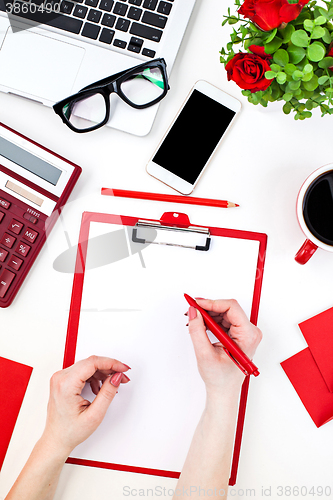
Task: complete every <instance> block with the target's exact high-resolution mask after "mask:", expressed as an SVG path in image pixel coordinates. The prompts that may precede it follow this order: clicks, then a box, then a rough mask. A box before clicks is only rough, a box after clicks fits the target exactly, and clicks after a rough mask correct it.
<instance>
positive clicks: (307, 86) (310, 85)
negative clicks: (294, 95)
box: [303, 75, 318, 90]
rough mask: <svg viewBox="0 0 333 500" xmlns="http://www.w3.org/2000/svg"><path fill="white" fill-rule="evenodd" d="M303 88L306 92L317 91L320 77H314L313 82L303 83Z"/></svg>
mask: <svg viewBox="0 0 333 500" xmlns="http://www.w3.org/2000/svg"><path fill="white" fill-rule="evenodd" d="M303 86H304V88H305V89H306V90H315V89H316V88H317V87H318V76H317V75H313V77H312V78H311V80H309V81H308V82H303Z"/></svg>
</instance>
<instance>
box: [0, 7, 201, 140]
mask: <svg viewBox="0 0 333 500" xmlns="http://www.w3.org/2000/svg"><path fill="white" fill-rule="evenodd" d="M195 1H196V0H75V1H74V0H0V68H1V71H0V91H2V92H6V93H10V94H15V95H19V96H21V97H25V98H28V99H32V100H33V101H37V102H39V103H42V104H44V105H45V106H52V105H53V104H54V103H55V102H57V101H59V100H61V99H64V98H65V97H67V96H69V95H71V94H74V93H76V92H78V91H79V90H80V89H81V88H83V87H85V86H87V85H89V84H91V83H93V82H94V81H97V80H100V79H101V78H105V77H108V76H110V75H112V74H115V73H118V72H119V71H123V70H124V69H127V68H130V67H133V66H136V65H138V64H140V63H142V62H145V61H149V60H151V59H154V58H157V57H163V58H164V59H165V61H166V63H167V72H168V75H170V71H171V69H172V66H173V64H174V61H175V58H176V55H177V52H178V49H179V46H180V44H181V41H182V38H183V35H184V32H185V29H186V26H187V24H188V21H189V18H190V16H191V12H192V10H193V7H194V4H195ZM110 97H111V116H110V120H109V122H108V124H107V125H108V126H110V127H113V128H116V129H119V130H122V131H125V132H129V133H131V134H135V135H139V136H144V135H146V134H148V132H149V131H150V129H151V127H152V124H153V121H154V118H155V115H156V112H157V109H158V104H156V105H154V106H152V107H150V108H147V109H142V110H137V109H134V108H131V107H130V106H128V105H127V104H126V103H124V102H123V101H122V100H121V99H120V98H119V97H118V96H117V95H115V94H111V96H110ZM54 119H55V120H58V119H59V117H57V116H56V115H54Z"/></svg>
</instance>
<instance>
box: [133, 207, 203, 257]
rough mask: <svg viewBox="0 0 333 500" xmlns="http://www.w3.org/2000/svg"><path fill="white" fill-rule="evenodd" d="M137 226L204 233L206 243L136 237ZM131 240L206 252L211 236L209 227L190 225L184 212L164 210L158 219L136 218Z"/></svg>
mask: <svg viewBox="0 0 333 500" xmlns="http://www.w3.org/2000/svg"><path fill="white" fill-rule="evenodd" d="M139 227H149V228H154V229H163V230H166V231H179V232H187V233H198V234H201V235H206V236H207V238H206V243H205V245H182V244H180V243H171V242H170V243H168V242H160V241H149V240H146V239H144V238H139V237H138V229H139ZM132 241H133V242H134V243H142V244H147V243H152V244H155V245H169V246H176V247H182V248H191V249H193V250H201V251H203V252H207V251H208V250H209V247H210V242H211V237H210V232H209V229H207V228H203V227H197V226H191V223H190V220H189V218H188V216H187V215H186V214H182V213H178V212H165V213H164V214H163V215H162V217H161V219H160V221H148V220H140V219H139V220H138V222H137V223H136V224H135V227H134V228H133V231H132Z"/></svg>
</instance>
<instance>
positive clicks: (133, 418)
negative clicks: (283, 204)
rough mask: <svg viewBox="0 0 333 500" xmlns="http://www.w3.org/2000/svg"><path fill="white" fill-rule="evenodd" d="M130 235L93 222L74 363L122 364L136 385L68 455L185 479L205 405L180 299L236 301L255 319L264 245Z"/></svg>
mask: <svg viewBox="0 0 333 500" xmlns="http://www.w3.org/2000/svg"><path fill="white" fill-rule="evenodd" d="M109 233H112V234H111V235H110V234H109ZM130 234H131V233H130V232H128V230H127V229H125V228H124V227H123V226H120V225H116V224H105V223H98V222H92V223H91V224H90V234H89V243H88V252H87V261H86V264H87V266H86V269H87V270H86V273H85V279H84V286H83V297H82V306H81V317H80V323H79V333H78V341H77V349H76V361H77V360H80V359H83V358H85V357H88V356H90V355H91V354H97V355H102V356H110V357H112V358H116V359H119V360H121V361H123V362H124V363H126V364H128V365H129V366H131V368H132V369H131V370H130V371H129V372H128V375H129V377H130V378H131V382H129V383H128V384H126V385H124V384H122V385H121V387H120V388H119V393H118V394H117V395H116V397H115V399H114V401H113V402H112V405H111V407H110V408H109V410H108V413H107V415H106V418H105V419H104V421H103V423H102V424H101V426H100V427H99V428H98V429H97V431H96V432H95V433H94V434H93V435H92V436H91V437H90V438H89V439H88V440H87V441H86V442H84V443H83V444H81V445H80V446H78V447H77V448H76V449H75V450H74V452H73V453H72V456H73V457H75V458H82V459H88V460H96V461H102V462H111V463H116V464H123V465H130V466H136V467H145V468H154V469H161V470H168V471H179V472H180V471H181V469H182V466H183V463H184V460H185V458H186V454H187V451H188V449H189V446H190V442H191V439H192V436H193V433H194V430H195V428H196V425H197V423H198V421H199V419H200V416H201V413H202V411H203V408H204V404H205V389H204V384H203V382H202V380H201V378H200V375H199V374H198V370H197V366H196V359H195V355H194V351H193V347H192V343H191V338H190V336H189V334H188V328H187V327H186V326H185V325H186V323H187V317H186V316H184V313H185V312H186V311H187V309H188V304H187V302H186V301H185V299H184V296H183V294H184V293H188V294H189V295H191V296H192V297H207V298H236V299H237V300H238V301H239V303H240V304H241V306H242V307H243V308H244V310H245V312H246V313H247V315H248V316H250V312H251V305H252V298H253V290H254V283H255V276H256V266H257V259H258V251H259V242H258V241H253V240H243V239H237V238H225V237H218V236H213V237H212V241H211V248H210V250H209V251H207V252H201V251H196V250H192V249H187V248H180V247H174V246H162V245H153V244H150V245H147V246H142V245H140V244H133V242H131V243H130V242H129V236H130ZM142 234H143V233H142ZM101 235H104V238H107V241H108V242H109V243H108V244H107V245H106V246H109V248H106V249H104V250H105V252H106V254H105V255H106V258H105V259H106V261H107V260H109V262H111V263H110V264H106V265H103V266H101V267H95V266H96V262H97V259H96V252H95V250H94V244H93V243H90V242H93V241H95V247H96V241H98V240H97V238H98V237H100V236H101ZM140 237H141V229H140ZM93 238H96V239H95V240H93ZM113 238H114V240H113ZM173 238H174V237H173ZM179 238H180V240H179V242H183V236H182V235H180V236H179ZM186 238H187V237H186ZM197 238H198V242H199V243H200V244H201V243H202V236H200V235H199V236H197ZM120 239H122V240H123V243H124V242H127V248H125V245H121V244H120V243H119V242H120ZM160 239H161V240H162V241H163V240H164V241H168V234H163V237H161V238H160ZM105 241H106V240H105ZM112 241H115V242H116V241H117V244H115V245H112ZM120 248H122V250H120ZM104 250H103V251H104ZM122 257H123V258H122ZM212 337H213V336H212ZM88 392H90V395H89V397H90V398H92V397H93V395H92V393H91V391H90V389H85V396H86V397H87V394H88Z"/></svg>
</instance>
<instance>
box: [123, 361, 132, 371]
mask: <svg viewBox="0 0 333 500" xmlns="http://www.w3.org/2000/svg"><path fill="white" fill-rule="evenodd" d="M123 365H124V366H126V368H128V369H129V370H131V369H132V368H131V367H130V366H128V365H125V363H123Z"/></svg>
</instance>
